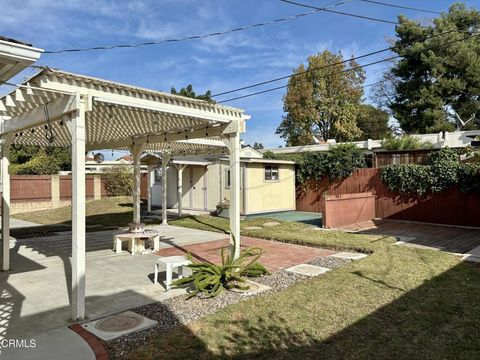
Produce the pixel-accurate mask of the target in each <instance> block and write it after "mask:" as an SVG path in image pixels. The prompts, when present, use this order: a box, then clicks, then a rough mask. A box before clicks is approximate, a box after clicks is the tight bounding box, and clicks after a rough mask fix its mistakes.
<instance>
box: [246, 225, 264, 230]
mask: <svg viewBox="0 0 480 360" xmlns="http://www.w3.org/2000/svg"><path fill="white" fill-rule="evenodd" d="M262 229H263V228H262V227H261V226H247V227H246V228H244V230H262Z"/></svg>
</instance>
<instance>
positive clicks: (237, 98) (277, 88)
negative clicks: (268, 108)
mask: <svg viewBox="0 0 480 360" xmlns="http://www.w3.org/2000/svg"><path fill="white" fill-rule="evenodd" d="M478 36H480V34H475V35H471V36H469V37H467V38H465V39H457V40H453V41H450V42H447V43H444V44H442V45H444V46H446V45H450V44H453V43H457V42H460V41H465V40H469V39H472V38H475V37H478ZM424 50H425V49H419V50H416V51H410V52H406V53H403V54H399V55H395V56H392V57H389V58H385V59H381V60H377V61H373V62H370V63H367V64H364V65H359V66H355V67H352V68H348V69H344V70H341V71H338V72H333V73H330V74H327V75H335V74H342V73H345V72H348V71H355V70H358V69H362V68H365V67H368V66H372V65H376V64H380V63H383V62H387V61H391V60H395V59H398V58H400V57H403V56H405V55H408V54H414V53H417V52H421V51H424ZM290 77H293V75H291V76H290ZM287 87H288V84H287V85H282V86H277V87H274V88H270V89H266V90H262V91H257V92H254V93H250V94H246V95H241V96H237V97H234V98H230V99H226V100H222V101H218V103H219V104H221V103H225V102H230V101H234V100H239V99H244V98H247V97H252V96H256V95H260V94H265V93H268V92H271V91H276V90H280V89H285V88H287Z"/></svg>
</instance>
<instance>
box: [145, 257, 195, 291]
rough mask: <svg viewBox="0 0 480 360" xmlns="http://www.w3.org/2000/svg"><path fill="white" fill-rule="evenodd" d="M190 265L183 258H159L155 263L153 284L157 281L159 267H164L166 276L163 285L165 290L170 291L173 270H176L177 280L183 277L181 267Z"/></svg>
mask: <svg viewBox="0 0 480 360" xmlns="http://www.w3.org/2000/svg"><path fill="white" fill-rule="evenodd" d="M189 264H191V261H190V260H187V259H186V258H185V257H184V256H165V257H161V258H160V259H158V260H157V261H156V262H155V277H154V281H153V284H154V285H155V284H156V283H157V281H158V269H159V267H160V265H165V272H166V275H167V278H166V281H165V285H166V287H167V290H170V287H171V285H172V275H173V268H177V273H178V278H179V279H181V278H182V277H183V266H185V265H189Z"/></svg>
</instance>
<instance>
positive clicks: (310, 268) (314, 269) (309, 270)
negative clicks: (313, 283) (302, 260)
mask: <svg viewBox="0 0 480 360" xmlns="http://www.w3.org/2000/svg"><path fill="white" fill-rule="evenodd" d="M285 271H289V272H293V273H297V274H302V275H306V276H318V275H322V274H325V273H326V272H327V271H330V269H327V268H324V267H321V266H315V265H310V264H300V265H295V266H292V267H289V268H288V269H285Z"/></svg>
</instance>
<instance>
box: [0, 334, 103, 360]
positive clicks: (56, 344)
mask: <svg viewBox="0 0 480 360" xmlns="http://www.w3.org/2000/svg"><path fill="white" fill-rule="evenodd" d="M24 339H25V340H26V343H27V344H29V345H30V347H20V348H10V347H3V348H2V350H1V353H0V358H1V359H5V360H18V359H22V360H39V359H70V360H90V359H91V360H94V359H95V354H94V352H93V351H92V349H91V348H90V346H89V345H88V343H87V342H86V341H85V340H83V338H82V337H81V336H79V335H78V334H77V333H75V332H74V331H72V330H70V329H69V328H68V327H66V326H64V327H60V328H57V329H52V330H49V331H46V332H43V333H41V334H39V335H37V336H34V337H32V338H24ZM32 345H34V346H32Z"/></svg>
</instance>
